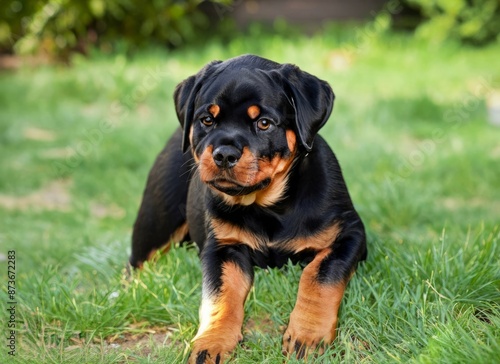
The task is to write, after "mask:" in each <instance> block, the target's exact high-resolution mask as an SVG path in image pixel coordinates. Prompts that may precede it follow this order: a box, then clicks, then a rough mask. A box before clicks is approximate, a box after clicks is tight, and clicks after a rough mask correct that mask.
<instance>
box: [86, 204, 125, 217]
mask: <svg viewBox="0 0 500 364" xmlns="http://www.w3.org/2000/svg"><path fill="white" fill-rule="evenodd" d="M90 211H91V212H92V216H95V217H97V218H98V219H104V218H106V217H111V218H113V219H121V218H123V217H125V210H124V209H122V208H121V207H120V206H118V205H116V204H111V205H104V204H102V203H99V202H95V201H93V202H91V203H90Z"/></svg>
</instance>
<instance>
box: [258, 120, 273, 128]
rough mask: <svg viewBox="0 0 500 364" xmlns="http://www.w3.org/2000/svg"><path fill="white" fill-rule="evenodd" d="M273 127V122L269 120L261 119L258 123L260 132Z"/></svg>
mask: <svg viewBox="0 0 500 364" xmlns="http://www.w3.org/2000/svg"><path fill="white" fill-rule="evenodd" d="M270 126H271V120H269V119H259V121H257V128H259V129H260V130H267V129H269V127H270Z"/></svg>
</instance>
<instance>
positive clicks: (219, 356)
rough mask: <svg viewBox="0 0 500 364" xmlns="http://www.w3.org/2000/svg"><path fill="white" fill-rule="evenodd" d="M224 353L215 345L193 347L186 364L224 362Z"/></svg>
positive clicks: (217, 363)
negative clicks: (206, 347) (210, 346)
mask: <svg viewBox="0 0 500 364" xmlns="http://www.w3.org/2000/svg"><path fill="white" fill-rule="evenodd" d="M225 354H226V353H224V352H222V351H221V349H220V348H215V347H212V348H210V349H204V348H194V349H193V351H192V353H191V355H190V357H189V360H188V364H222V363H224V358H225Z"/></svg>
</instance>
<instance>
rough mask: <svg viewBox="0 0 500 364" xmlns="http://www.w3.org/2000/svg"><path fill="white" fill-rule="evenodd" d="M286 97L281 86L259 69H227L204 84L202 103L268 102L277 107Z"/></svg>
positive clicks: (236, 103)
mask: <svg viewBox="0 0 500 364" xmlns="http://www.w3.org/2000/svg"><path fill="white" fill-rule="evenodd" d="M284 97H285V95H284V92H283V91H282V89H281V87H280V86H279V85H277V84H276V83H275V82H274V81H273V80H272V79H271V78H270V77H268V76H267V75H266V74H265V72H263V71H261V70H258V69H238V70H225V71H222V72H220V73H219V74H216V75H214V76H213V78H212V79H210V80H207V82H206V83H205V84H204V85H203V86H202V88H201V90H200V93H199V101H200V103H214V104H218V105H221V104H225V105H244V104H248V103H252V104H260V105H262V104H266V105H268V106H271V107H273V106H274V107H276V106H278V104H279V103H280V102H283V98H284Z"/></svg>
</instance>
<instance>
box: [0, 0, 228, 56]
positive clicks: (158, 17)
mask: <svg viewBox="0 0 500 364" xmlns="http://www.w3.org/2000/svg"><path fill="white" fill-rule="evenodd" d="M201 2H202V0H177V1H176V0H152V1H141V0H48V1H41V0H23V1H22V2H21V1H20V0H16V1H3V2H2V4H1V5H0V16H1V18H0V19H2V20H0V50H1V49H3V50H4V51H5V50H9V49H12V48H13V49H14V50H15V51H16V52H17V53H20V54H26V53H33V52H39V51H45V52H48V53H49V54H56V55H64V54H66V53H69V52H72V51H75V50H78V51H81V52H86V51H87V50H88V48H89V46H92V45H97V46H100V47H104V48H109V47H110V46H111V44H113V43H114V42H116V41H122V42H123V43H125V44H127V46H140V45H144V44H151V43H153V44H154V43H158V44H164V45H169V46H178V45H181V44H183V43H184V42H187V41H190V40H192V39H193V38H194V37H195V35H197V34H199V33H200V31H202V30H203V29H206V28H207V27H208V26H209V24H210V23H209V21H208V19H207V16H206V15H205V14H204V13H203V12H202V11H201V10H200V7H199V5H200V3H201ZM212 2H213V3H219V4H225V5H229V4H230V3H231V2H232V0H214V1H212Z"/></svg>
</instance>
